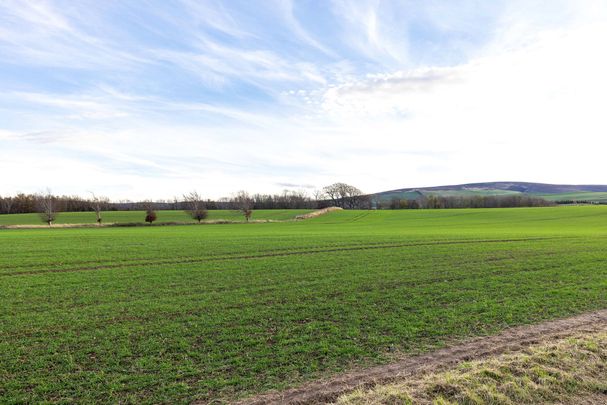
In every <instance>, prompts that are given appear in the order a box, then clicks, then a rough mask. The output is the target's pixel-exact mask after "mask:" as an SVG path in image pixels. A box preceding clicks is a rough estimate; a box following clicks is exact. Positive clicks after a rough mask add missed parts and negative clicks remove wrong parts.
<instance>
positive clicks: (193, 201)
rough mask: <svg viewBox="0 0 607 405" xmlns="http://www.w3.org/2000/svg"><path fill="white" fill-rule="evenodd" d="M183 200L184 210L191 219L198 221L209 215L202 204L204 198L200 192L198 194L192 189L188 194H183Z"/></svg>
mask: <svg viewBox="0 0 607 405" xmlns="http://www.w3.org/2000/svg"><path fill="white" fill-rule="evenodd" d="M183 201H184V202H185V205H186V210H185V212H186V213H187V214H188V215H189V216H191V217H192V218H193V219H195V220H197V221H198V223H200V221H202V220H203V219H206V217H207V216H208V215H209V212H208V211H207V209H206V207H205V205H204V200H203V199H202V197H201V196H200V194H198V192H196V191H192V192H191V193H189V194H184V195H183Z"/></svg>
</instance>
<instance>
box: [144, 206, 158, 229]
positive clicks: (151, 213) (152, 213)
mask: <svg viewBox="0 0 607 405" xmlns="http://www.w3.org/2000/svg"><path fill="white" fill-rule="evenodd" d="M142 205H143V209H144V210H145V222H147V223H148V224H150V225H152V222H154V221H156V219H158V215H156V210H155V209H154V204H153V203H152V202H151V201H144V202H143V203H142Z"/></svg>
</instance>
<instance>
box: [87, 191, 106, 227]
mask: <svg viewBox="0 0 607 405" xmlns="http://www.w3.org/2000/svg"><path fill="white" fill-rule="evenodd" d="M90 193H91V195H92V198H91V200H90V204H91V208H92V209H93V211H95V216H96V218H97V223H98V224H99V225H101V222H102V221H103V218H102V217H101V214H102V212H103V210H106V209H107V207H108V205H109V202H110V200H109V199H108V198H106V197H97V196H96V195H95V193H93V192H92V191H91V192H90Z"/></svg>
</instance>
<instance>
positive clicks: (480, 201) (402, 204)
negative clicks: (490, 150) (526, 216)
mask: <svg viewBox="0 0 607 405" xmlns="http://www.w3.org/2000/svg"><path fill="white" fill-rule="evenodd" d="M554 205H557V204H556V203H555V202H552V201H547V200H545V199H543V198H539V197H533V196H528V195H520V194H514V195H502V196H462V197H453V196H448V197H445V196H438V195H422V196H420V197H419V198H417V199H414V200H412V199H399V198H392V199H390V200H388V201H381V202H379V203H378V204H377V208H379V209H393V210H394V209H439V208H515V207H550V206H554Z"/></svg>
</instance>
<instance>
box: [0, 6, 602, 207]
mask: <svg viewBox="0 0 607 405" xmlns="http://www.w3.org/2000/svg"><path fill="white" fill-rule="evenodd" d="M606 38H607V1H604V0H544V1H534V0H504V1H500V0H495V1H483V0H443V1H439V0H423V1H422V0H417V1H415V0H400V1H387V0H351V1H349V0H301V1H297V0H256V1H251V0H246V1H238V0H229V1H228V0H224V1H204V0H171V1H169V0H147V1H143V0H141V1H140V0H129V1H118V0H108V1H97V0H90V1H89V0H76V1H75V0H65V1H64V0H27V1H24V0H15V1H13V0H0V195H7V194H15V193H17V192H40V191H42V190H45V189H47V188H50V189H51V190H52V191H53V192H54V193H57V194H78V195H82V196H85V195H88V193H89V192H91V191H92V192H94V193H96V194H97V195H104V196H108V197H110V198H113V199H131V200H140V199H162V198H172V197H173V196H180V195H182V194H184V193H187V192H189V191H191V190H198V191H199V192H200V193H201V194H203V195H204V196H205V197H207V198H218V197H221V196H229V195H230V194H231V193H234V192H236V191H238V190H243V189H244V190H248V191H251V192H264V193H266V192H268V193H270V192H280V191H282V190H283V189H287V188H288V189H298V190H307V191H308V192H310V193H311V192H312V190H314V189H317V188H321V187H322V186H325V185H327V184H331V183H333V182H337V181H341V182H346V183H350V184H353V185H355V186H357V187H359V188H360V189H362V190H363V191H365V192H378V191H384V190H390V189H397V188H404V187H422V186H433V185H444V184H460V183H468V182H481V181H532V182H548V183H572V184H607V168H606V165H605V162H606V158H605V153H606V152H607V148H606V146H607V113H606V112H605V105H606V100H605V98H606V96H607V78H606V76H605V75H606V73H607V52H605V39H606Z"/></svg>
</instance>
